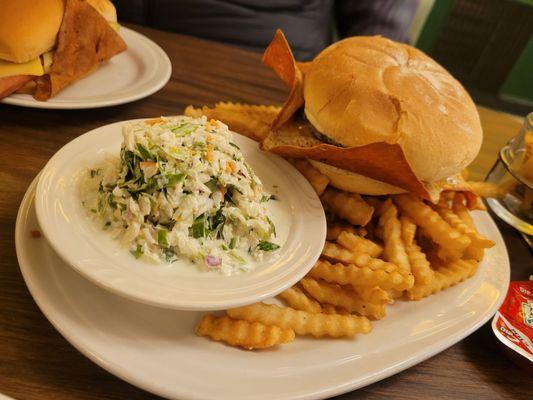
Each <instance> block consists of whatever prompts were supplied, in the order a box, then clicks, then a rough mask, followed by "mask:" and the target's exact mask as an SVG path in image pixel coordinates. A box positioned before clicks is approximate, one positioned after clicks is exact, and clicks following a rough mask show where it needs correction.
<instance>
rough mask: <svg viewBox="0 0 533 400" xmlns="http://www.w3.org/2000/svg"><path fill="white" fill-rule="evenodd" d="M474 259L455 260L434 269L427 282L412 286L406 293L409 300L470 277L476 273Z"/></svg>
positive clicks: (430, 293) (438, 290)
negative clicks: (431, 276) (433, 274)
mask: <svg viewBox="0 0 533 400" xmlns="http://www.w3.org/2000/svg"><path fill="white" fill-rule="evenodd" d="M477 266H478V263H477V261H476V260H455V261H452V262H450V263H448V264H446V265H445V266H443V267H442V268H439V269H438V270H436V271H435V277H434V279H432V280H431V282H429V283H428V284H425V285H424V284H421V285H415V286H413V287H412V288H411V289H410V290H409V291H408V292H407V295H408V297H409V299H410V300H420V299H423V298H424V297H427V296H430V295H432V294H435V293H437V292H440V291H441V290H444V289H447V288H449V287H450V286H453V285H457V284H458V283H460V282H462V281H464V280H465V279H468V278H470V277H471V276H472V275H474V274H475V273H476V270H477Z"/></svg>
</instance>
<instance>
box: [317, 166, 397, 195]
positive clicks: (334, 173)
mask: <svg viewBox="0 0 533 400" xmlns="http://www.w3.org/2000/svg"><path fill="white" fill-rule="evenodd" d="M309 162H310V163H311V164H313V167H315V168H316V169H318V170H319V171H320V172H321V173H323V174H324V175H326V176H327V177H328V178H329V180H330V182H331V185H332V186H334V187H336V188H337V189H341V190H345V191H347V192H353V193H359V194H368V195H372V196H380V195H385V194H398V193H405V190H403V189H401V188H399V187H397V186H393V185H390V184H388V183H385V182H381V181H377V180H375V179H372V178H368V177H366V176H363V175H359V174H356V173H354V172H350V171H346V170H344V169H340V168H337V167H333V166H331V165H328V164H324V163H321V162H319V161H314V160H309Z"/></svg>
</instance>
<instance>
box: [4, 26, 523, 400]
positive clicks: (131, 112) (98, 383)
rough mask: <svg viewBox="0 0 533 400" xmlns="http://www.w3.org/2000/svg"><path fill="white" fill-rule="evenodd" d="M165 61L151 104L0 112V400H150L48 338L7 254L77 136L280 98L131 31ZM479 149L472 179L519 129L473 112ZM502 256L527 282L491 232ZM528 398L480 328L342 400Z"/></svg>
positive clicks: (221, 52)
mask: <svg viewBox="0 0 533 400" xmlns="http://www.w3.org/2000/svg"><path fill="white" fill-rule="evenodd" d="M136 29H138V30H139V31H141V32H142V33H144V34H146V35H147V36H149V37H150V38H152V39H153V40H155V41H156V42H157V43H159V44H160V45H161V46H162V47H163V48H164V50H165V51H166V52H167V54H168V55H169V56H170V59H171V60H172V64H173V74H172V78H171V80H170V82H169V83H168V84H167V86H166V87H165V88H164V89H163V90H161V91H160V92H158V93H156V94H154V95H152V96H151V97H149V98H147V99H144V100H140V101H137V102H135V103H132V104H127V105H123V106H118V107H112V108H106V109H97V110H82V111H61V110H58V111H55V110H38V109H28V108H18V107H12V106H6V105H0V183H1V184H0V392H3V393H5V394H7V395H10V396H13V397H15V398H17V399H69V400H71V399H152V398H155V396H152V395H150V394H148V393H146V392H144V391H142V390H140V389H137V388H135V387H133V386H131V385H129V384H127V383H125V382H123V381H121V380H119V379H118V378H115V377H114V376H113V375H111V374H109V373H107V372H106V371H104V370H103V369H101V368H99V367H98V366H96V365H95V364H93V363H92V362H91V361H89V360H88V359H87V358H85V357H84V356H82V355H81V354H80V353H79V352H78V351H76V350H75V349H74V348H73V347H72V346H71V345H70V344H69V343H67V341H66V340H65V339H63V337H62V336H61V335H59V333H57V332H56V331H55V330H54V328H53V327H52V326H51V325H50V323H49V322H48V321H47V320H46V318H45V317H44V316H43V314H42V313H41V312H40V311H39V309H38V308H37V306H36V305H35V303H34V302H33V300H32V298H31V296H30V294H29V292H28V290H27V289H26V286H25V284H24V281H23V279H22V276H21V274H20V271H19V268H18V264H17V259H16V255H15V244H14V229H15V218H16V214H17V209H18V206H19V203H20V201H21V199H22V196H23V194H24V192H25V191H26V188H27V187H28V185H29V184H30V182H31V180H32V179H33V178H34V177H35V175H36V174H37V173H38V172H39V170H40V169H41V168H42V167H43V166H44V165H45V163H46V162H47V161H48V159H49V158H50V157H51V156H52V155H53V154H54V153H55V152H56V151H57V150H58V149H59V148H60V147H61V146H63V145H64V144H65V143H67V142H68V141H70V140H72V139H74V138H75V137H76V136H78V135H80V134H82V133H84V132H86V131H88V130H90V129H92V128H95V127H98V126H101V125H105V124H108V123H111V122H115V121H120V120H125V119H130V118H139V117H151V116H159V115H170V114H179V113H181V112H182V111H183V109H184V107H185V106H186V105H188V104H194V105H203V104H214V103H215V102H217V101H221V100H225V101H234V102H246V103H255V104H276V103H280V102H282V101H283V100H284V97H285V90H284V89H283V87H282V85H281V84H280V82H279V81H278V80H277V79H276V78H275V77H274V76H273V74H272V73H271V72H270V71H269V70H267V69H266V68H264V67H263V66H262V65H261V63H260V56H259V55H258V54H252V53H248V52H245V51H243V50H239V49H236V48H233V47H229V46H224V45H221V44H216V43H211V42H207V41H202V40H198V39H193V38H189V37H185V36H180V35H177V34H172V33H164V32H159V31H155V30H150V29H145V28H138V27H137V28H136ZM480 112H481V116H482V120H483V125H484V129H485V144H484V147H483V150H482V152H481V155H480V156H479V158H478V160H476V163H475V164H474V167H473V171H474V176H475V177H476V178H481V177H483V175H484V174H485V173H486V171H487V169H488V168H489V167H490V165H491V164H492V162H493V160H494V158H495V157H496V152H497V149H498V148H499V147H500V145H501V144H503V143H504V142H505V141H506V140H507V139H508V138H509V137H511V136H513V135H514V134H515V133H516V132H517V130H518V128H519V126H520V122H519V120H517V119H515V118H513V117H510V116H508V115H505V114H501V113H498V112H495V111H491V110H488V109H480ZM499 226H500V229H501V231H502V233H503V234H504V236H505V239H506V242H507V246H508V248H509V249H510V254H511V261H512V268H513V270H512V276H513V279H515V280H516V279H526V278H527V276H528V273H530V272H532V271H531V270H529V271H527V269H528V266H530V265H531V261H532V258H531V254H530V252H529V250H528V249H527V247H526V246H525V244H524V242H523V241H522V240H521V239H520V238H519V236H518V234H517V233H516V232H515V231H513V230H512V229H510V228H509V227H507V226H505V225H504V224H502V223H499ZM385 396H387V397H388V398H391V399H396V398H402V399H415V398H417V399H421V398H423V399H426V398H427V399H465V398H469V399H470V398H472V399H489V398H490V399H496V398H515V399H518V398H524V399H525V398H528V397H529V398H533V397H532V396H533V392H532V386H531V377H529V382H528V377H527V376H526V373H525V372H523V371H521V370H520V369H518V368H517V367H515V366H514V365H513V364H512V363H511V362H510V361H508V360H507V358H505V357H504V356H503V355H502V354H501V353H500V351H499V350H498V348H497V347H496V343H495V341H494V338H493V337H492V334H491V332H490V329H489V326H488V325H487V326H484V327H483V328H482V329H480V330H478V331H477V332H476V333H474V334H473V335H471V336H470V337H468V338H467V339H465V340H463V341H462V342H460V343H458V344H456V345H454V346H452V347H451V348H450V349H448V350H446V351H444V352H442V353H441V354H439V355H437V356H435V357H433V358H431V359H429V360H427V361H425V362H423V363H421V364H419V365H417V366H415V367H413V368H410V369H409V370H407V371H404V372H402V373H400V374H398V375H395V376H393V377H391V378H388V379H386V380H384V381H381V382H379V383H375V384H373V385H371V386H368V387H365V388H363V389H360V390H358V391H356V392H353V393H349V394H346V395H344V396H340V397H339V398H342V399H355V398H363V399H382V398H384V397H385Z"/></svg>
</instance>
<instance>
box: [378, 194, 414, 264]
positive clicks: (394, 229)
mask: <svg viewBox="0 0 533 400" xmlns="http://www.w3.org/2000/svg"><path fill="white" fill-rule="evenodd" d="M379 226H380V227H381V228H382V230H383V231H382V237H383V242H384V243H385V246H384V250H383V258H384V259H385V260H387V261H389V262H391V263H393V264H396V265H397V266H398V267H399V268H401V269H403V270H405V271H410V270H411V265H410V263H409V258H408V257H407V253H406V251H405V245H404V243H403V240H402V224H401V223H400V220H399V219H398V209H397V208H396V206H395V205H394V204H393V203H392V200H391V199H390V198H389V199H387V201H386V202H385V204H384V206H383V210H382V213H381V216H380V217H379Z"/></svg>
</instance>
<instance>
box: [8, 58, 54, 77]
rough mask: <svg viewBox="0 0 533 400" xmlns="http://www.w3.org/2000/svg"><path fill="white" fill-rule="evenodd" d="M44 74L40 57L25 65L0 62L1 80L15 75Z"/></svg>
mask: <svg viewBox="0 0 533 400" xmlns="http://www.w3.org/2000/svg"><path fill="white" fill-rule="evenodd" d="M43 74H44V70H43V65H42V63H41V59H40V57H37V58H36V59H35V60H31V61H28V62H25V63H13V62H9V61H4V60H0V78H5V77H6V76H14V75H35V76H41V75H43Z"/></svg>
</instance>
